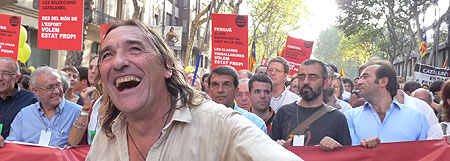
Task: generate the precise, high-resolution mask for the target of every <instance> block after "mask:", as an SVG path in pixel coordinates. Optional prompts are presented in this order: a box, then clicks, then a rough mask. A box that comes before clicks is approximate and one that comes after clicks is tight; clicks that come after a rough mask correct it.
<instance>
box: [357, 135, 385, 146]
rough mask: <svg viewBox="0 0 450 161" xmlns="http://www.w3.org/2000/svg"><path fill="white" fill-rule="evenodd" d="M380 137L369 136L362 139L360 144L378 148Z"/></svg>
mask: <svg viewBox="0 0 450 161" xmlns="http://www.w3.org/2000/svg"><path fill="white" fill-rule="evenodd" d="M380 142H381V141H380V138H379V137H377V138H367V139H363V141H361V143H360V145H361V146H362V147H364V148H376V147H377V145H378V144H380Z"/></svg>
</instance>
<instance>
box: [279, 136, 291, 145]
mask: <svg viewBox="0 0 450 161" xmlns="http://www.w3.org/2000/svg"><path fill="white" fill-rule="evenodd" d="M277 143H278V144H280V145H281V146H283V147H286V146H292V138H289V139H288V140H287V141H285V140H283V139H281V140H277Z"/></svg>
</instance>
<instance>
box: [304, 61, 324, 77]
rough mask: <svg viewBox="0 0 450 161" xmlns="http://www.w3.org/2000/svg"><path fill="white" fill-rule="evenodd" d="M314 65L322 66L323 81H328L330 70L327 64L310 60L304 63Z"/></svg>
mask: <svg viewBox="0 0 450 161" xmlns="http://www.w3.org/2000/svg"><path fill="white" fill-rule="evenodd" d="M314 64H319V65H320V68H322V69H321V70H322V77H323V79H328V69H327V67H326V66H325V63H323V62H322V61H320V60H316V59H308V60H305V61H304V62H303V63H302V65H314Z"/></svg>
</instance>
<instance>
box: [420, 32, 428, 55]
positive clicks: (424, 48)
mask: <svg viewBox="0 0 450 161" xmlns="http://www.w3.org/2000/svg"><path fill="white" fill-rule="evenodd" d="M419 50H420V51H421V52H422V57H423V56H425V55H426V54H427V35H426V33H425V36H423V38H422V43H420V47H419Z"/></svg>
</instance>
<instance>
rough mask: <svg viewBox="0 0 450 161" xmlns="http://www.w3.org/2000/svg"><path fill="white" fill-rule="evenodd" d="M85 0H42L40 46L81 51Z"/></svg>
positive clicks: (40, 5) (40, 7)
mask: <svg viewBox="0 0 450 161" xmlns="http://www.w3.org/2000/svg"><path fill="white" fill-rule="evenodd" d="M83 7H84V1H83V0H76V1H74V0H40V1H39V29H38V48H40V49H56V50H77V51H81V50H82V46H83Z"/></svg>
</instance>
